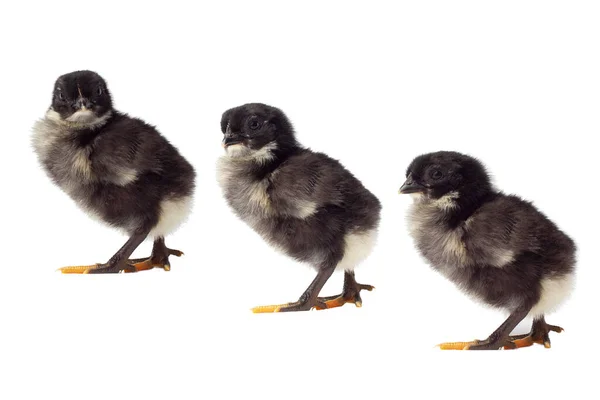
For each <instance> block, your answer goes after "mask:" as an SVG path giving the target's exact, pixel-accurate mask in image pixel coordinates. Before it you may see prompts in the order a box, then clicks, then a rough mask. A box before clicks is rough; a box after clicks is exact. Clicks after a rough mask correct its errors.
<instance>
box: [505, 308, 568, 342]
mask: <svg viewBox="0 0 600 400" xmlns="http://www.w3.org/2000/svg"><path fill="white" fill-rule="evenodd" d="M563 330H564V329H563V328H561V327H560V326H556V325H550V324H548V323H546V320H545V319H544V317H543V316H542V317H540V318H536V319H534V320H533V326H532V327H531V332H530V333H529V334H528V335H520V336H518V337H515V336H511V338H510V339H511V342H512V343H511V344H510V345H508V346H504V349H506V350H508V349H520V348H521V347H529V346H533V345H534V344H536V343H537V344H543V345H544V347H545V348H547V349H549V348H550V347H551V343H550V332H551V331H552V332H556V333H561V332H562V331H563Z"/></svg>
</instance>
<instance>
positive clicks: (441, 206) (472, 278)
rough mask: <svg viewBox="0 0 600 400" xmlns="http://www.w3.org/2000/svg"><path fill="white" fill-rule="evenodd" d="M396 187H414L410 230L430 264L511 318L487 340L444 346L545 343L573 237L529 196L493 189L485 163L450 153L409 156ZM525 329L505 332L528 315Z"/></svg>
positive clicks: (564, 285) (571, 258)
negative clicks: (530, 323) (529, 321)
mask: <svg viewBox="0 0 600 400" xmlns="http://www.w3.org/2000/svg"><path fill="white" fill-rule="evenodd" d="M400 193H407V194H412V195H413V197H414V203H413V205H412V208H411V209H410V212H409V215H408V216H409V218H408V220H409V225H410V234H411V235H412V237H413V239H414V241H415V243H416V247H417V248H418V250H419V251H420V253H421V254H422V255H423V256H424V257H425V258H426V259H427V260H428V261H429V263H431V265H432V266H433V268H434V269H435V270H437V271H438V272H440V273H441V274H443V275H444V276H445V277H446V278H448V279H449V280H450V281H452V282H454V284H456V285H457V286H458V287H459V288H460V289H462V290H464V291H465V292H466V293H468V294H470V295H471V296H473V297H474V298H476V299H478V300H480V301H482V302H484V303H487V304H489V305H490V306H493V307H497V308H500V309H503V310H506V311H508V312H509V313H510V315H509V317H508V319H507V320H506V321H505V322H504V323H503V324H502V325H501V326H500V327H499V328H498V329H497V330H496V331H495V332H493V333H492V334H491V335H490V336H489V337H488V338H487V339H486V340H482V341H474V342H455V343H444V344H442V345H440V347H441V348H442V349H471V350H478V349H499V348H502V347H504V348H517V347H525V346H530V345H532V344H533V343H540V344H544V345H545V346H546V347H550V338H549V336H548V333H549V331H556V332H560V331H562V328H560V327H557V326H552V325H548V324H546V322H545V320H544V315H545V314H546V313H548V312H550V311H553V310H555V309H556V308H557V307H558V306H559V305H560V304H561V303H562V302H563V301H564V300H565V299H566V298H567V296H568V295H569V294H570V293H571V291H572V288H573V278H574V266H575V244H574V243H573V241H572V240H571V239H570V238H569V237H568V236H567V235H565V234H564V233H563V232H562V231H561V230H560V229H559V228H557V226H556V225H555V224H554V223H553V222H551V221H550V220H549V219H548V218H547V217H546V216H545V215H543V214H542V213H541V212H540V211H538V210H537V209H536V208H535V207H534V206H533V205H532V204H531V203H529V202H527V201H524V200H522V199H521V198H519V197H517V196H512V195H511V196H509V195H505V194H503V193H501V192H499V191H497V190H495V189H494V188H493V187H492V185H491V183H490V178H489V176H488V174H487V172H486V170H485V168H484V166H483V165H482V164H481V163H480V162H479V161H478V160H476V159H475V158H472V157H469V156H467V155H463V154H460V153H455V152H445V151H442V152H437V153H431V154H425V155H421V156H419V157H417V158H415V159H414V161H413V162H412V163H411V164H410V166H409V167H408V170H407V172H406V182H405V183H404V185H403V186H402V187H401V188H400ZM527 316H531V317H533V326H532V330H531V332H530V334H528V335H521V336H518V337H517V336H510V333H511V332H512V330H513V329H514V328H515V327H516V326H517V325H518V324H519V322H520V321H521V320H523V319H524V318H525V317H527Z"/></svg>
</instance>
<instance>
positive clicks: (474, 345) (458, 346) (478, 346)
mask: <svg viewBox="0 0 600 400" xmlns="http://www.w3.org/2000/svg"><path fill="white" fill-rule="evenodd" d="M437 347H439V348H440V350H499V349H500V348H502V347H504V348H507V347H508V348H515V344H513V342H512V341H511V340H510V339H509V338H507V339H504V340H490V339H486V340H473V341H471V342H446V343H440V344H438V345H437Z"/></svg>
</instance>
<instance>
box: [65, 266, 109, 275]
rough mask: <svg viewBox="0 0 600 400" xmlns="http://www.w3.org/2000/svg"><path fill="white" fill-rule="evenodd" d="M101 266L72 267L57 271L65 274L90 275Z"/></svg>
mask: <svg viewBox="0 0 600 400" xmlns="http://www.w3.org/2000/svg"><path fill="white" fill-rule="evenodd" d="M98 266H99V264H95V265H77V266H71V267H62V268H59V269H57V271H60V272H62V273H63V274H89V273H90V271H91V270H92V269H96V268H98Z"/></svg>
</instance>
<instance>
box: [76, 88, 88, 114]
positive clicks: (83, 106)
mask: <svg viewBox="0 0 600 400" xmlns="http://www.w3.org/2000/svg"><path fill="white" fill-rule="evenodd" d="M77 92H79V98H78V99H77V102H76V103H75V105H76V106H77V108H79V109H80V110H81V111H85V110H87V109H88V106H89V103H88V101H87V99H86V98H85V97H83V94H82V93H81V88H80V87H79V85H77Z"/></svg>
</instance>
